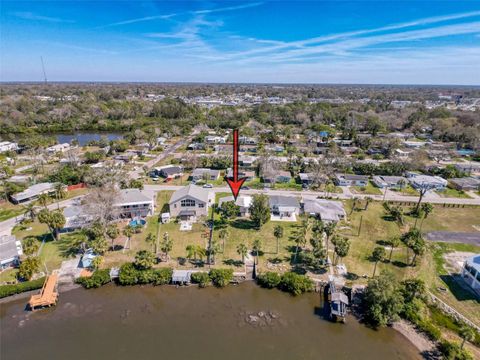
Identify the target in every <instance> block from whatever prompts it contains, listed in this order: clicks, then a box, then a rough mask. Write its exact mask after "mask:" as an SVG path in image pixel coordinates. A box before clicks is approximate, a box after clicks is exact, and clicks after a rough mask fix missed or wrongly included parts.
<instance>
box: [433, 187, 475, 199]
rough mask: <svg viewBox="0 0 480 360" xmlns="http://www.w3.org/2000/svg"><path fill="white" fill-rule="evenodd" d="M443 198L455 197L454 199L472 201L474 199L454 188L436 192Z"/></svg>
mask: <svg viewBox="0 0 480 360" xmlns="http://www.w3.org/2000/svg"><path fill="white" fill-rule="evenodd" d="M436 193H437V194H438V195H440V196H441V197H454V198H461V199H471V198H472V197H471V196H470V195H468V194H467V193H466V192H465V191H461V190H457V189H452V188H449V187H447V188H445V190H443V191H437V192H436Z"/></svg>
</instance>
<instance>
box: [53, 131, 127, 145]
mask: <svg viewBox="0 0 480 360" xmlns="http://www.w3.org/2000/svg"><path fill="white" fill-rule="evenodd" d="M54 136H55V137H56V138H57V142H58V143H59V144H63V143H70V142H71V141H72V140H74V139H76V140H77V141H78V143H79V144H80V146H85V145H86V144H88V143H89V142H90V141H99V140H100V139H101V138H102V137H105V138H107V139H108V140H110V141H111V140H118V139H122V138H123V135H122V134H121V133H107V132H106V133H102V132H98V133H93V132H76V133H73V134H63V133H62V134H55V135H54Z"/></svg>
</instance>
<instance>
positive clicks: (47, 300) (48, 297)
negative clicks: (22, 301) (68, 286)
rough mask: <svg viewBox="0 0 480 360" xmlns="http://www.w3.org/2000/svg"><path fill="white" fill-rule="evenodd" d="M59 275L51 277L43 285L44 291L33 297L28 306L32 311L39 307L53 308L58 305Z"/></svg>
mask: <svg viewBox="0 0 480 360" xmlns="http://www.w3.org/2000/svg"><path fill="white" fill-rule="evenodd" d="M57 282H58V275H57V274H56V273H54V274H51V275H49V276H48V277H47V278H46V279H45V282H44V283H43V287H42V290H40V293H39V294H37V295H32V297H31V298H30V301H29V302H28V305H29V306H30V309H32V311H33V310H35V308H37V307H44V306H48V307H50V306H52V305H56V304H57V300H58V292H57Z"/></svg>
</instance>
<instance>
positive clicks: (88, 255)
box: [80, 249, 97, 268]
mask: <svg viewBox="0 0 480 360" xmlns="http://www.w3.org/2000/svg"><path fill="white" fill-rule="evenodd" d="M96 257H97V255H95V254H94V253H93V250H92V249H88V250H87V251H85V254H83V256H82V260H81V261H80V263H81V267H82V268H89V267H91V266H92V263H93V259H95V258H96Z"/></svg>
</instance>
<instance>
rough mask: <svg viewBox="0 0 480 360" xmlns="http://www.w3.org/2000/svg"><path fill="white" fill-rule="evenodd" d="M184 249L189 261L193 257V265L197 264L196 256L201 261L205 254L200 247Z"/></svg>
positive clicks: (193, 246) (191, 246) (190, 246)
mask: <svg viewBox="0 0 480 360" xmlns="http://www.w3.org/2000/svg"><path fill="white" fill-rule="evenodd" d="M185 249H186V250H187V258H188V259H191V258H192V257H193V260H194V262H195V263H196V262H197V256H198V257H199V258H200V260H202V259H203V257H204V256H205V255H206V253H207V252H206V250H205V249H204V248H203V247H202V246H200V245H188V246H187V247H186V248H185Z"/></svg>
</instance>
